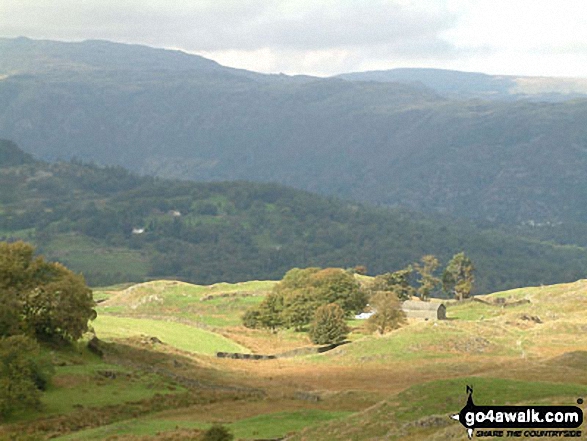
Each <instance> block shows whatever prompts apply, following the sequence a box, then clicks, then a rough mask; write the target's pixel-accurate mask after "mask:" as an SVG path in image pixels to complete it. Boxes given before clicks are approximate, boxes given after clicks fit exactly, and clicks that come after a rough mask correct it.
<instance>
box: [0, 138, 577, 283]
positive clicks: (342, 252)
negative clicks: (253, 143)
mask: <svg viewBox="0 0 587 441" xmlns="http://www.w3.org/2000/svg"><path fill="white" fill-rule="evenodd" d="M6 152H8V153H9V154H10V155H11V156H12V157H16V158H18V157H19V156H20V157H26V158H29V157H28V156H26V155H25V154H24V153H22V152H20V151H19V150H18V149H16V147H15V146H14V144H13V143H11V142H9V141H0V158H4V157H6V156H7V153H6ZM0 238H2V239H5V240H6V239H8V240H15V239H24V240H28V241H31V242H33V243H34V244H36V245H37V246H38V247H39V251H40V252H42V253H44V254H45V255H47V257H49V258H51V259H57V260H58V261H61V262H63V263H64V264H66V265H67V266H69V267H71V268H72V269H74V270H76V271H83V272H84V274H85V275H86V276H87V278H88V280H89V282H90V283H92V284H94V285H96V284H100V285H103V284H111V283H116V282H128V281H141V280H146V279H149V278H179V279H182V280H185V281H190V282H195V283H214V282H221V281H225V282H236V281H244V280H255V279H273V280H277V279H280V278H281V277H282V276H283V275H284V273H285V272H286V271H288V270H289V269H291V268H292V267H308V266H321V267H328V266H336V267H343V268H348V267H354V266H355V265H360V264H361V265H366V266H367V267H368V268H369V272H370V273H371V274H381V273H384V272H388V271H394V270H397V269H400V268H403V267H404V266H406V265H407V264H409V263H412V262H414V261H416V260H418V259H419V258H420V257H422V256H423V255H424V254H435V255H437V256H438V257H439V258H440V259H441V260H442V262H443V264H446V263H447V262H448V260H449V259H450V257H451V256H452V255H453V254H455V253H457V252H460V251H462V250H464V251H465V252H466V253H467V254H468V255H470V256H471V258H472V259H473V261H474V263H475V265H476V267H477V269H478V270H477V292H490V291H494V290H497V289H505V288H511V287H517V286H526V285H538V284H541V283H554V282H563V281H570V280H576V279H577V278H579V277H582V276H584V274H585V268H587V252H586V250H585V249H584V248H579V247H576V246H566V247H565V246H557V245H552V244H546V243H542V242H539V241H537V240H525V239H518V238H515V237H513V236H509V235H505V234H503V233H499V232H491V231H482V230H479V229H477V228H475V227H474V226H473V225H471V224H469V223H466V222H456V221H453V220H451V219H433V218H425V217H424V216H422V215H418V214H415V213H410V212H408V211H406V210H399V209H395V210H390V209H383V208H374V207H370V206H367V205H361V204H356V203H348V202H343V201H340V200H336V199H329V198H324V197H321V196H317V195H313V194H310V193H307V192H304V191H299V190H294V189H291V188H287V187H283V186H280V185H276V184H259V183H249V182H220V183H193V182H186V181H172V180H164V179H156V178H153V177H139V176H137V175H134V174H131V173H129V172H128V171H126V170H124V169H122V168H120V167H107V168H101V167H97V166H94V165H85V164H82V163H80V162H79V161H73V162H60V163H54V164H49V163H46V162H42V161H33V160H31V159H30V158H29V159H28V160H26V161H13V162H11V163H2V164H0Z"/></svg>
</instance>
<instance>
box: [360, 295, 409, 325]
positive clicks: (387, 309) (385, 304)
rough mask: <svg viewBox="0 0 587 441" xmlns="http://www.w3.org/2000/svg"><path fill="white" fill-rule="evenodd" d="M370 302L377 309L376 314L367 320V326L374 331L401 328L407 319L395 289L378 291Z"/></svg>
mask: <svg viewBox="0 0 587 441" xmlns="http://www.w3.org/2000/svg"><path fill="white" fill-rule="evenodd" d="M369 304H370V305H371V307H372V308H373V309H374V310H375V314H373V315H372V316H371V317H369V319H368V320H367V326H368V328H369V329H371V330H372V331H378V332H379V333H380V334H385V333H386V332H388V331H392V330H394V329H397V328H399V327H400V326H401V325H402V324H403V323H404V322H405V320H406V316H405V314H404V312H403V311H402V309H401V303H400V301H399V298H398V295H397V293H396V292H394V291H378V292H376V293H375V294H373V296H371V300H370V301H369Z"/></svg>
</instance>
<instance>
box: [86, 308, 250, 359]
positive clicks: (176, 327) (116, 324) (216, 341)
mask: <svg viewBox="0 0 587 441" xmlns="http://www.w3.org/2000/svg"><path fill="white" fill-rule="evenodd" d="M93 326H94V329H95V330H96V334H97V335H98V336H99V337H100V338H101V339H105V340H111V339H116V338H119V339H120V338H129V337H133V336H141V335H148V336H150V337H157V336H159V337H158V338H159V339H160V340H162V341H163V343H165V344H169V345H171V346H173V347H174V348H177V349H180V350H182V351H188V352H194V353H198V354H207V355H213V354H215V353H216V352H218V351H224V352H249V351H248V349H247V348H245V347H243V346H241V345H239V344H236V343H234V342H233V341H231V340H229V339H227V338H226V337H223V336H221V335H218V334H215V333H214V332H210V331H206V330H203V329H198V328H195V327H193V326H188V325H184V324H181V323H174V322H169V321H163V320H151V319H135V318H128V317H111V316H107V315H101V316H99V317H98V318H97V319H96V320H95V322H94V324H93Z"/></svg>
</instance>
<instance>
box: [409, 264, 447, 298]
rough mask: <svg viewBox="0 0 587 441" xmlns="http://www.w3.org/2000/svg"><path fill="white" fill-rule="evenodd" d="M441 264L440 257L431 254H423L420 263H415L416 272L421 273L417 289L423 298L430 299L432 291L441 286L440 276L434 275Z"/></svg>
mask: <svg viewBox="0 0 587 441" xmlns="http://www.w3.org/2000/svg"><path fill="white" fill-rule="evenodd" d="M439 265H440V263H439V262H438V259H437V258H436V257H434V256H433V255H431V254H428V255H426V256H423V257H422V258H421V259H420V263H416V264H414V268H415V269H416V272H417V273H418V274H419V275H420V286H419V287H418V290H417V291H418V296H419V297H420V299H421V300H424V301H426V300H428V299H429V298H430V293H432V292H434V291H435V290H436V289H437V288H438V287H439V286H440V284H441V281H440V278H438V277H436V276H435V275H434V272H435V271H436V270H437V269H438V266H439Z"/></svg>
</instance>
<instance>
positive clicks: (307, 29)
mask: <svg viewBox="0 0 587 441" xmlns="http://www.w3.org/2000/svg"><path fill="white" fill-rule="evenodd" d="M455 20H456V17H455V16H454V14H452V13H451V12H450V11H448V10H447V9H446V8H444V7H438V6H432V7H431V6H430V3H426V2H424V1H420V2H413V1H411V2H407V1H403V0H396V1H389V0H388V1H386V0H370V1H369V2H357V1H348V0H347V1H345V0H342V1H341V0H323V1H299V0H298V1H296V2H291V1H287V0H263V1H261V0H247V1H242V0H216V1H208V0H206V1H201V0H200V1H185V0H180V1H174V2H167V1H154V0H143V1H137V0H127V1H113V0H100V1H87V0H86V1H84V0H46V1H43V2H39V1H38V0H2V5H1V6H0V29H3V31H2V33H3V34H4V35H5V36H17V35H24V36H28V37H31V38H49V39H61V40H83V39H108V40H114V41H121V42H132V43H146V44H152V45H156V46H163V47H176V48H182V49H185V50H188V51H193V52H207V53H214V52H224V53H229V52H232V53H236V52H239V53H241V54H242V53H247V52H250V53H255V52H257V53H258V52H259V51H264V50H265V52H266V51H267V49H269V50H270V51H271V53H272V54H273V55H275V56H277V55H278V54H293V53H296V52H301V51H307V52H308V53H309V54H312V53H313V54H317V53H321V52H325V51H332V52H333V56H334V57H337V55H336V53H338V54H339V55H340V53H342V52H345V51H347V52H352V51H359V52H364V53H379V54H386V56H393V55H394V54H395V55H405V54H412V55H421V54H423V53H425V54H439V53H441V52H450V51H451V50H452V47H451V45H449V44H448V43H446V42H445V41H442V39H440V38H439V34H441V33H442V32H443V31H446V30H447V29H449V28H450V27H451V26H452V25H453V24H454V22H455ZM309 56H310V57H311V55H309Z"/></svg>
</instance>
